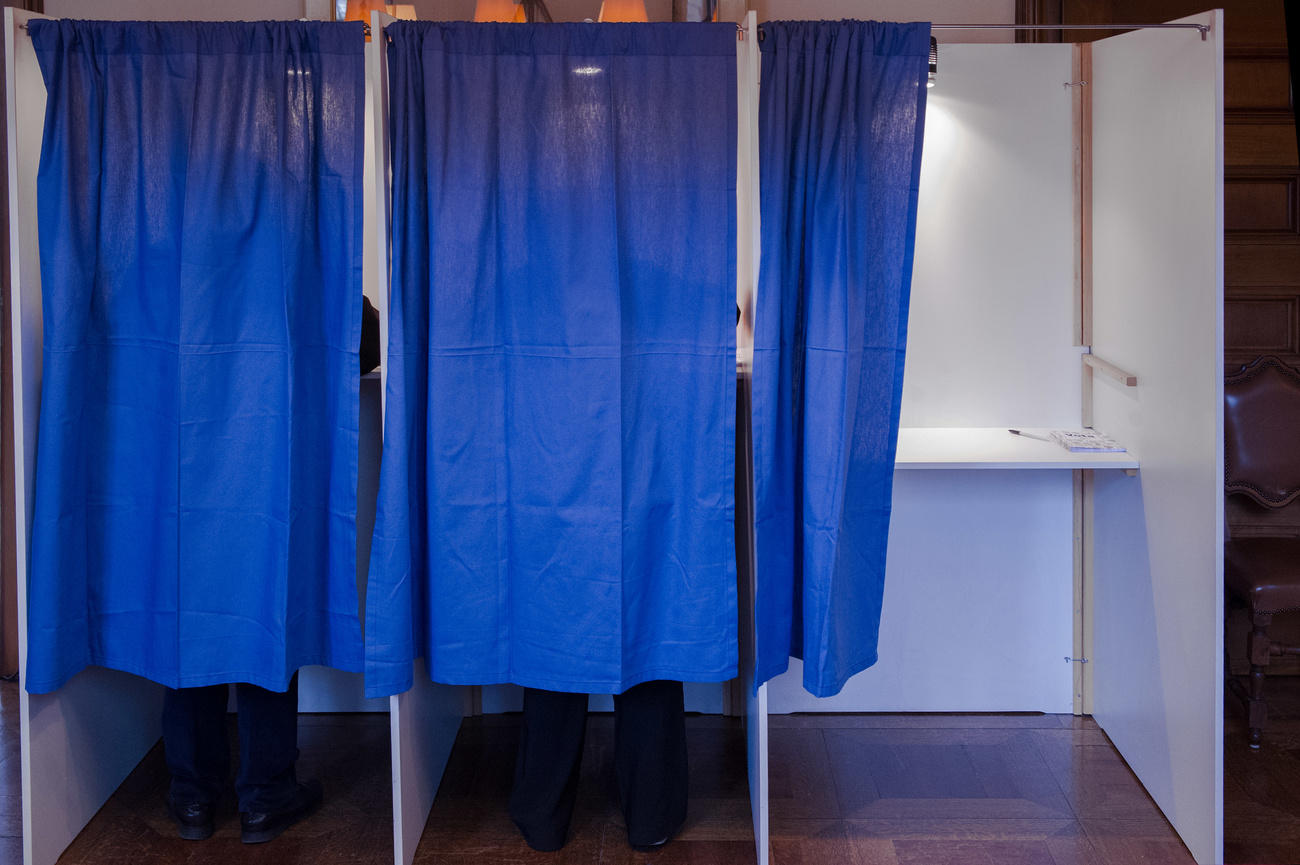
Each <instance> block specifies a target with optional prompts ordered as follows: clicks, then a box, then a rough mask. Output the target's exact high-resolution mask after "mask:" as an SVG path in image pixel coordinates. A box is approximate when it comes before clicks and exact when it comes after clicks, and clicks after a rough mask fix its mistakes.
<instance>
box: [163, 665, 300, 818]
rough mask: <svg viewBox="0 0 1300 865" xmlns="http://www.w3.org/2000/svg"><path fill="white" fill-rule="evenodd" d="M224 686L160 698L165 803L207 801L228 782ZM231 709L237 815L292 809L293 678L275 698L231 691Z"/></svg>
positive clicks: (245, 689) (251, 688)
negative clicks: (235, 716)
mask: <svg viewBox="0 0 1300 865" xmlns="http://www.w3.org/2000/svg"><path fill="white" fill-rule="evenodd" d="M229 695H230V689H229V686H228V685H211V686H209V687H206V688H181V689H179V690H176V689H173V688H168V689H167V693H166V695H165V696H164V698H163V714H162V728H163V749H164V750H165V751H166V755H167V768H168V769H169V770H170V771H171V776H172V783H171V792H170V795H171V800H172V802H173V803H175V804H178V805H184V804H193V803H202V804H214V803H215V802H216V801H217V800H218V799H219V798H221V792H222V790H224V789H225V786H226V780H227V779H228V778H229V777H230V740H229V734H228V733H227V729H226V702H227V700H228V699H229ZM235 699H236V701H237V702H238V704H239V774H238V776H237V777H236V778H235V793H236V794H237V795H238V796H239V810H240V811H245V812H260V813H268V812H273V811H279V810H282V809H283V808H285V807H288V806H289V805H290V804H292V802H293V800H294V795H295V793H296V791H297V789H298V779H297V777H296V775H295V774H294V762H295V761H296V760H297V759H298V677H297V676H296V675H295V676H294V677H293V679H291V680H290V682H289V690H287V691H285V692H283V693H280V692H278V691H268V690H266V689H265V688H259V687H257V686H256V685H246V684H243V683H241V684H238V685H236V686H235Z"/></svg>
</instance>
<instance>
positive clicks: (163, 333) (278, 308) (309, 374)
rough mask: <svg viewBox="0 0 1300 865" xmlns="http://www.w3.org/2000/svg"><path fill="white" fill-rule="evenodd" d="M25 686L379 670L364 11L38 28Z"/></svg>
mask: <svg viewBox="0 0 1300 865" xmlns="http://www.w3.org/2000/svg"><path fill="white" fill-rule="evenodd" d="M28 26H29V29H30V33H31V38H32V41H33V44H34V45H35V48H36V52H37V56H38V58H39V60H40V65H41V70H42V73H43V75H44V77H45V82H46V87H47V89H48V93H49V99H48V103H47V109H46V117H45V139H44V145H43V149H42V153H41V166H40V174H39V179H38V190H39V192H38V194H39V226H40V246H41V281H42V296H43V303H44V353H43V363H44V378H43V382H42V389H41V419H40V439H39V446H38V451H37V468H36V505H35V516H34V521H33V526H32V553H31V577H30V587H31V588H30V595H29V605H30V612H29V641H30V644H29V645H30V649H29V658H28V667H27V679H26V684H27V688H28V690H30V691H33V692H44V691H49V690H53V689H55V688H57V687H59V685H60V684H62V683H63V682H64V681H66V680H67V679H68V678H69V677H70V676H72V675H73V674H74V673H76V672H77V671H78V670H80V669H81V668H82V667H84V666H86V665H88V664H98V665H102V666H106V667H112V668H115V669H119V670H125V671H128V672H131V673H137V674H139V675H141V676H146V677H148V678H150V679H153V680H155V681H158V682H161V683H163V684H166V685H170V686H173V687H187V686H197V685H207V684H213V683H219V682H232V681H240V682H251V683H253V684H256V685H261V686H263V687H266V688H271V689H276V690H284V689H285V687H286V686H287V684H288V681H289V678H290V676H291V675H292V674H293V672H294V670H296V669H297V668H298V667H300V666H302V665H304V664H328V665H331V666H335V667H341V668H344V669H351V670H356V669H360V667H361V664H362V654H363V653H362V644H361V635H360V622H359V621H358V616H357V592H356V552H355V551H356V487H357V412H358V409H357V406H358V389H359V371H358V360H357V351H358V343H359V340H360V329H361V165H362V141H363V139H362V135H363V118H364V115H363V110H364V95H365V91H364V87H365V81H364V77H363V76H364V66H363V59H362V51H363V45H364V40H363V37H362V34H361V28H360V25H322V24H308V23H258V24H193V23H176V24H139V23H90V22H77V21H40V20H37V21H32V22H31V23H30V24H29V25H28Z"/></svg>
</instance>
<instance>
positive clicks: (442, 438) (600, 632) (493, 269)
mask: <svg viewBox="0 0 1300 865" xmlns="http://www.w3.org/2000/svg"><path fill="white" fill-rule="evenodd" d="M386 32H387V33H388V34H389V36H390V37H391V40H392V41H391V44H390V46H389V49H388V56H389V82H390V88H391V94H390V111H391V117H392V148H393V154H392V156H393V252H392V255H393V265H392V290H391V296H392V303H391V309H390V326H389V327H390V329H389V346H388V357H387V360H386V364H387V371H388V372H387V374H388V384H387V391H386V392H387V412H386V421H385V430H384V459H383V467H382V472H381V479H380V493H379V507H378V516H377V523H376V527H375V537H374V544H373V548H372V554H371V568H370V583H369V590H368V593H367V608H366V652H367V656H366V660H367V664H366V687H367V691H368V693H369V694H371V695H373V696H379V695H383V694H390V693H394V692H397V691H401V690H404V689H406V688H407V687H409V686H410V684H411V680H412V659H413V658H415V657H421V656H423V657H424V658H425V659H426V661H427V665H428V670H429V674H430V676H431V677H432V678H433V679H434V680H436V681H440V682H448V683H457V684H483V683H493V682H515V683H518V684H522V685H529V686H534V687H541V688H548V689H552V690H563V691H589V692H619V691H622V690H624V689H626V688H627V687H630V686H632V685H634V684H637V683H638V682H642V681H645V680H650V679H680V680H699V681H716V680H723V679H727V678H729V677H731V676H733V675H734V674H735V670H736V648H737V647H736V586H735V582H736V580H735V559H734V541H733V538H732V531H733V525H734V494H733V480H734V462H733V437H734V431H735V416H734V413H735V361H734V356H735V329H734V328H735V306H734V298H735V261H734V259H735V252H734V250H735V237H736V234H735V231H736V229H735V220H736V213H735V209H736V202H735V175H736V164H735V159H736V77H735V75H736V72H735V70H736V48H735V44H736V31H735V27H734V25H730V24H725V25H714V24H692V25H671V24H653V25H621V24H610V25H599V24H554V25H520V24H514V25H509V24H507V25H494V24H479V25H476V24H466V23H432V22H399V23H396V24H393V25H391V26H390V27H388V28H387V30H386Z"/></svg>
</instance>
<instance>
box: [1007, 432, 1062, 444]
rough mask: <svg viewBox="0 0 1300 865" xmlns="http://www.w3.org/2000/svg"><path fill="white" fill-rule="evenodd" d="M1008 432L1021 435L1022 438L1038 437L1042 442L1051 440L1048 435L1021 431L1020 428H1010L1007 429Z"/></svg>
mask: <svg viewBox="0 0 1300 865" xmlns="http://www.w3.org/2000/svg"><path fill="white" fill-rule="evenodd" d="M1007 432H1009V433H1011V434H1012V435H1013V436H1021V437H1022V438H1027V439H1038V440H1039V441H1040V442H1050V441H1051V439H1049V438H1048V437H1047V436H1038V435H1034V434H1033V433H1027V432H1021V431H1020V430H1018V429H1009V430H1007Z"/></svg>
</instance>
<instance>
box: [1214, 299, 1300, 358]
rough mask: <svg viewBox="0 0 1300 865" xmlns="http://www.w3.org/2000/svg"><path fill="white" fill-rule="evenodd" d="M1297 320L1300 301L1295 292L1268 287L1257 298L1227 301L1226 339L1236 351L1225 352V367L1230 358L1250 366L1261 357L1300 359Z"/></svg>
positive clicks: (1225, 307)
mask: <svg viewBox="0 0 1300 865" xmlns="http://www.w3.org/2000/svg"><path fill="white" fill-rule="evenodd" d="M1298 319H1300V297H1297V293H1296V292H1295V291H1294V290H1292V291H1290V292H1287V291H1286V290H1285V289H1278V288H1274V287H1268V288H1265V289H1264V291H1263V293H1261V294H1258V295H1251V294H1247V293H1245V292H1241V293H1238V294H1237V295H1236V296H1234V297H1230V298H1226V299H1225V300H1224V303H1223V339H1224V342H1225V343H1226V342H1228V341H1231V342H1232V344H1233V349H1232V352H1231V353H1228V352H1225V356H1224V361H1225V363H1227V362H1228V360H1229V358H1230V357H1236V358H1240V359H1241V362H1242V363H1247V362H1249V361H1250V360H1251V359H1253V358H1255V357H1258V356H1259V355H1261V354H1276V355H1293V356H1296V357H1300V344H1298V343H1297V332H1298V329H1297V320H1298Z"/></svg>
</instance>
